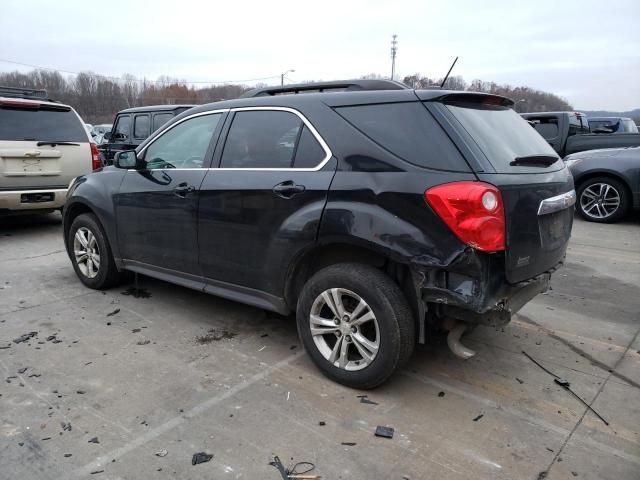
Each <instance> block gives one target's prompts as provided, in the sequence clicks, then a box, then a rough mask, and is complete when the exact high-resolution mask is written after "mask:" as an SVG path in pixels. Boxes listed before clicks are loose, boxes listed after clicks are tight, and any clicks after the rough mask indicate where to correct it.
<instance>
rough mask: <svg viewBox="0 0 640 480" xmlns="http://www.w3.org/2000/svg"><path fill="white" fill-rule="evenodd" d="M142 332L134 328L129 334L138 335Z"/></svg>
mask: <svg viewBox="0 0 640 480" xmlns="http://www.w3.org/2000/svg"><path fill="white" fill-rule="evenodd" d="M141 331H142V330H140V329H139V328H134V329H133V330H131V333H140V332H141Z"/></svg>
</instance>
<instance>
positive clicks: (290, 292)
mask: <svg viewBox="0 0 640 480" xmlns="http://www.w3.org/2000/svg"><path fill="white" fill-rule="evenodd" d="M337 263H362V264H365V265H371V266H373V267H376V268H378V269H380V270H382V271H383V272H384V273H386V274H387V275H389V276H390V277H391V278H392V279H393V280H394V281H395V282H396V283H397V284H398V286H399V287H400V289H401V290H402V292H403V293H404V294H405V297H406V299H407V302H408V303H409V306H410V307H411V311H412V312H413V314H414V319H417V318H418V312H420V311H421V309H420V308H419V305H418V301H419V300H418V295H417V293H416V291H415V287H414V285H413V281H412V277H411V272H410V270H409V267H408V266H407V265H405V264H402V263H399V262H396V261H394V260H392V259H390V258H388V257H387V256H385V255H383V254H380V253H378V252H375V251H373V250H371V249H368V248H366V247H359V246H354V245H348V244H331V245H324V246H321V247H318V248H315V249H312V250H310V251H308V252H306V253H305V254H304V255H303V256H302V257H301V258H300V259H299V260H298V261H297V262H296V263H295V266H294V268H292V269H291V270H290V272H289V274H288V275H287V281H286V287H285V300H286V302H287V305H289V307H290V308H291V309H292V310H293V311H295V309H296V304H297V300H298V296H299V295H300V292H301V291H302V288H303V287H304V284H305V283H306V282H307V280H309V279H310V278H311V277H312V276H313V275H314V274H315V273H316V272H318V271H320V270H321V269H323V268H325V267H328V266H330V265H335V264H337ZM416 331H417V330H416Z"/></svg>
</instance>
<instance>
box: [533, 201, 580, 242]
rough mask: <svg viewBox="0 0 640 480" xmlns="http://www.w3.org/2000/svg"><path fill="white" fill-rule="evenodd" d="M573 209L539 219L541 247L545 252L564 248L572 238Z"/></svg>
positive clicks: (566, 209) (542, 216)
mask: <svg viewBox="0 0 640 480" xmlns="http://www.w3.org/2000/svg"><path fill="white" fill-rule="evenodd" d="M572 220H573V208H565V209H564V210H560V211H557V212H554V213H549V214H547V215H541V216H540V217H538V227H539V231H540V245H541V246H542V248H543V249H544V250H555V249H557V248H561V247H564V245H565V244H566V243H567V242H568V241H569V237H570V236H571V224H572Z"/></svg>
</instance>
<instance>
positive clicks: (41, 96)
mask: <svg viewBox="0 0 640 480" xmlns="http://www.w3.org/2000/svg"><path fill="white" fill-rule="evenodd" d="M0 97H11V98H25V99H32V100H49V94H48V93H47V91H46V90H36V89H33V88H15V87H3V86H0Z"/></svg>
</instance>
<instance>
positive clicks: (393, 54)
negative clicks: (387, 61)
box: [391, 33, 398, 80]
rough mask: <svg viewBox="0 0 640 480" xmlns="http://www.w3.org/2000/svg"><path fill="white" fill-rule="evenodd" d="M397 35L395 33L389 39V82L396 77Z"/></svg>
mask: <svg viewBox="0 0 640 480" xmlns="http://www.w3.org/2000/svg"><path fill="white" fill-rule="evenodd" d="M397 38H398V35H396V34H395V33H394V34H393V35H392V37H391V80H394V77H395V76H396V54H397V53H398V40H397Z"/></svg>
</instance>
